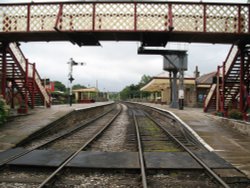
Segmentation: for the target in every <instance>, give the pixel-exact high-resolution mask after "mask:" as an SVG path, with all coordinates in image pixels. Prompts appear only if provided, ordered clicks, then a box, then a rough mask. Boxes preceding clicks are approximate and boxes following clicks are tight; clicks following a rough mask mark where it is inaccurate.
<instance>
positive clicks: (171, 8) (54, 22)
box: [0, 1, 250, 34]
mask: <svg viewBox="0 0 250 188" xmlns="http://www.w3.org/2000/svg"><path fill="white" fill-rule="evenodd" d="M249 15H250V5H249V4H229V3H228V4H227V3H220V4H219V3H187V2H161V1H159V2H157V1H152V2H149V1H146V2H143V1H138V2H131V1H128V2H124V1H123V2H119V1H116V2H115V1H113V2H107V1H92V2H91V1H88V2H63V3H62V2H58V3H56V2H55V3H20V4H0V33H1V32H44V31H46V32H55V28H57V29H58V30H61V31H82V32H85V31H86V32H87V31H123V32H124V31H134V32H136V31H138V32H139V31H159V32H166V31H169V30H171V29H172V28H174V31H181V32H206V33H234V34H235V33H248V34H249V33H250V24H249V22H250V21H249V19H250V18H249Z"/></svg>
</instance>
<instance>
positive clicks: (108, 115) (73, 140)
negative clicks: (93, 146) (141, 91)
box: [0, 106, 121, 187]
mask: <svg viewBox="0 0 250 188" xmlns="http://www.w3.org/2000/svg"><path fill="white" fill-rule="evenodd" d="M120 113H121V107H120V106H119V107H117V109H112V110H110V111H108V112H105V113H103V114H101V115H99V116H97V117H94V118H91V119H90V120H88V121H85V122H81V123H79V124H78V125H77V126H75V127H73V128H71V129H68V130H66V131H62V132H60V133H58V134H55V135H53V136H52V137H47V136H46V138H45V139H42V140H40V139H38V140H39V141H37V140H36V141H35V143H26V144H25V145H23V147H24V148H27V150H25V151H23V152H21V153H19V154H18V155H15V156H13V157H10V158H8V159H7V160H5V161H4V162H2V164H1V167H2V168H1V170H2V171H4V170H5V169H6V168H7V167H8V166H7V167H6V166H4V165H6V164H7V163H10V162H11V161H14V160H16V159H18V158H21V157H22V156H24V155H27V154H29V153H31V152H33V151H36V150H50V149H64V150H65V149H66V150H67V151H74V150H75V151H74V152H71V154H70V155H69V156H67V158H66V160H65V161H63V163H62V164H61V165H59V167H58V168H57V169H56V170H54V171H53V170H51V169H48V170H41V171H40V169H39V171H40V173H39V175H37V177H35V178H31V181H30V182H29V181H28V180H20V179H19V181H21V183H31V185H30V186H31V187H33V186H34V187H37V186H38V187H44V186H47V184H48V183H50V181H51V180H53V179H54V177H55V176H56V175H57V174H58V173H59V172H61V171H62V169H63V168H64V167H65V166H66V165H67V164H68V162H69V161H71V160H72V159H73V158H74V157H75V156H76V155H77V154H78V153H79V152H80V151H82V150H84V149H85V148H86V147H87V146H88V145H89V144H90V143H91V142H92V141H94V140H95V139H96V138H97V137H98V136H100V134H102V133H103V131H104V130H105V129H106V128H107V127H108V126H110V125H111V124H112V122H113V121H114V120H115V118H117V116H118V115H119V114H120ZM83 136H84V138H83ZM68 142H70V144H69V143H68ZM68 146H69V147H68ZM76 148H77V149H76ZM33 170H35V171H36V170H37V169H32V170H31V171H30V168H29V171H30V173H31V174H32V173H33ZM51 171H52V172H51ZM50 172H51V174H50ZM28 174H29V172H27V174H25V176H28ZM48 174H50V175H49V176H48ZM12 175H15V172H14V173H13V174H12ZM46 176H48V177H47V178H46V179H45V178H44V177H46ZM3 177H6V176H3ZM6 178H8V177H6ZM41 179H45V180H44V181H43V182H41ZM4 181H7V182H8V181H9V180H5V179H4V178H1V179H0V182H4ZM14 181H15V180H14ZM9 182H11V180H10V181H9ZM38 182H39V183H40V185H37V183H38ZM32 184H35V185H32Z"/></svg>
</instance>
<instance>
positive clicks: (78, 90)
mask: <svg viewBox="0 0 250 188" xmlns="http://www.w3.org/2000/svg"><path fill="white" fill-rule="evenodd" d="M73 92H75V93H76V92H99V91H98V89H97V88H95V87H92V88H83V89H74V90H73Z"/></svg>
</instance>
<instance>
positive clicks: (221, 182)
mask: <svg viewBox="0 0 250 188" xmlns="http://www.w3.org/2000/svg"><path fill="white" fill-rule="evenodd" d="M144 113H145V112H144ZM145 115H146V116H147V117H148V118H149V119H150V120H152V121H153V122H154V123H155V124H156V125H158V126H159V127H160V128H161V129H162V130H164V131H165V132H166V133H167V134H168V136H170V137H171V138H172V139H173V140H174V141H175V142H177V143H178V144H179V145H180V146H181V147H182V148H183V149H184V150H185V151H186V152H188V153H189V154H190V155H191V157H193V159H195V160H196V161H197V162H198V163H199V164H200V165H201V166H202V167H203V168H204V169H205V170H206V171H207V172H208V173H209V174H210V175H211V176H212V177H213V178H215V179H216V181H217V182H218V183H220V184H221V185H222V186H223V187H225V188H230V186H229V185H228V184H227V183H226V182H225V181H224V180H223V179H222V178H220V177H219V176H218V175H217V174H216V173H215V172H214V171H213V170H212V169H211V168H210V167H209V166H208V165H207V164H206V163H204V162H203V161H202V160H201V159H200V158H199V157H198V156H197V155H196V154H194V153H193V152H192V151H191V150H190V149H188V148H187V147H186V146H185V145H184V144H182V143H181V142H180V141H179V140H178V139H177V138H176V137H175V136H174V135H172V134H171V133H170V132H169V131H168V130H167V129H166V128H165V127H163V126H162V125H161V124H160V123H158V122H157V121H156V120H155V119H153V118H152V117H151V116H150V115H149V114H147V113H145Z"/></svg>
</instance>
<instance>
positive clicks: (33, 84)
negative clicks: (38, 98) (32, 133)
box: [31, 63, 36, 109]
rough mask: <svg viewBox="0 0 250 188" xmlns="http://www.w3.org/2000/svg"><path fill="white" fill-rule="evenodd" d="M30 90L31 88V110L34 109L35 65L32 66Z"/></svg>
mask: <svg viewBox="0 0 250 188" xmlns="http://www.w3.org/2000/svg"><path fill="white" fill-rule="evenodd" d="M32 69H33V70H32V71H33V72H32V88H31V92H32V93H31V108H32V109H33V108H34V107H35V73H36V64H35V63H34V64H33V65H32Z"/></svg>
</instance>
